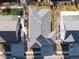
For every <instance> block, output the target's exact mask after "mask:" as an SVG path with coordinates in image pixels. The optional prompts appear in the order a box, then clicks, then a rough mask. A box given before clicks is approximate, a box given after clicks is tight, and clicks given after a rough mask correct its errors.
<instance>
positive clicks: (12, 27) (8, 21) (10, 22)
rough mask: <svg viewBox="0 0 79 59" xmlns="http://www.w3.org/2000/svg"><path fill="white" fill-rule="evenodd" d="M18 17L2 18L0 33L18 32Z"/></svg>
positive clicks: (0, 18)
mask: <svg viewBox="0 0 79 59" xmlns="http://www.w3.org/2000/svg"><path fill="white" fill-rule="evenodd" d="M16 24H17V16H0V31H16Z"/></svg>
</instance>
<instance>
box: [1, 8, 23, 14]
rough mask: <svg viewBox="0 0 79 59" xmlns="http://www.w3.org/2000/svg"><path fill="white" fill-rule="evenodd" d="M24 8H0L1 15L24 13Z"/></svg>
mask: <svg viewBox="0 0 79 59" xmlns="http://www.w3.org/2000/svg"><path fill="white" fill-rule="evenodd" d="M22 13H23V12H22V9H9V8H7V9H4V10H0V15H22Z"/></svg>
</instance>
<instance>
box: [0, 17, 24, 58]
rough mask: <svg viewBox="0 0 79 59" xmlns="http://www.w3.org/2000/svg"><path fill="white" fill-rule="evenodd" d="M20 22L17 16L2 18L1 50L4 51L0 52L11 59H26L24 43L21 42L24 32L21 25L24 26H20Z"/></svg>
mask: <svg viewBox="0 0 79 59" xmlns="http://www.w3.org/2000/svg"><path fill="white" fill-rule="evenodd" d="M19 22H20V21H19ZM19 22H18V18H17V16H0V45H2V47H0V50H3V51H0V52H1V53H2V55H3V56H5V57H6V58H9V59H10V58H13V57H15V58H16V57H24V43H23V41H22V40H21V39H23V36H22V35H21V34H22V32H23V31H22V28H20V25H21V27H23V26H22V24H20V25H18V23H19ZM19 29H20V30H19ZM0 57H2V56H0Z"/></svg>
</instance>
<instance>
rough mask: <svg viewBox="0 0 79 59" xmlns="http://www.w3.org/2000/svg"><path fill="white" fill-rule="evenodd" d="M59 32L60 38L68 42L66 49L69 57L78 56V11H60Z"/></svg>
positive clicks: (63, 41)
mask: <svg viewBox="0 0 79 59" xmlns="http://www.w3.org/2000/svg"><path fill="white" fill-rule="evenodd" d="M59 19H60V24H59V33H60V40H61V42H62V43H63V44H64V43H66V44H69V46H68V49H69V50H68V51H69V56H70V58H79V57H78V56H79V53H78V51H79V49H78V45H79V26H78V24H79V11H62V12H60V18H59Z"/></svg>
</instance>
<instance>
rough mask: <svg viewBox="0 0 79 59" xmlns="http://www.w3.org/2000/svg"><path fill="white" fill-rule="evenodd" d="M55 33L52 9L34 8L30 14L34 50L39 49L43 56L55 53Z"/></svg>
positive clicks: (30, 32)
mask: <svg viewBox="0 0 79 59" xmlns="http://www.w3.org/2000/svg"><path fill="white" fill-rule="evenodd" d="M55 35H56V32H51V13H50V9H49V8H45V9H36V8H34V9H33V8H32V9H31V11H30V16H29V38H30V43H31V45H30V47H31V48H32V50H33V52H36V51H37V50H39V51H38V52H40V55H41V56H51V55H53V54H54V52H53V50H54V43H55V42H54V40H55V39H56V36H55ZM36 56H37V55H36Z"/></svg>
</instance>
